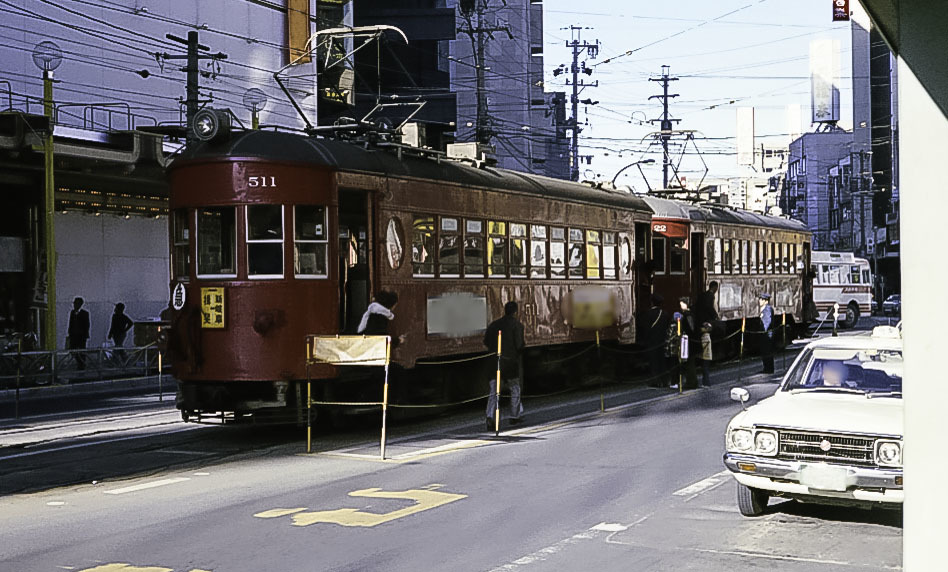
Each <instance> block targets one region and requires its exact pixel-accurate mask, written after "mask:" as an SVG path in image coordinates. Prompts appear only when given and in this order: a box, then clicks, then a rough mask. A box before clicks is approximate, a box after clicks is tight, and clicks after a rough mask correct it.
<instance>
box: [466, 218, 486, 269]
mask: <svg viewBox="0 0 948 572" xmlns="http://www.w3.org/2000/svg"><path fill="white" fill-rule="evenodd" d="M464 276H465V277H468V278H480V277H483V276H484V221H481V220H470V219H465V220H464Z"/></svg>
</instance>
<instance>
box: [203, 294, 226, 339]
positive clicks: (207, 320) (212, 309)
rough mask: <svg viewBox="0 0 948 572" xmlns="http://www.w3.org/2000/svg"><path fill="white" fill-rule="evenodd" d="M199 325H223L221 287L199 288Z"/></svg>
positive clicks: (213, 326) (212, 326)
mask: <svg viewBox="0 0 948 572" xmlns="http://www.w3.org/2000/svg"><path fill="white" fill-rule="evenodd" d="M201 327H202V328H214V329H220V328H223V327H224V289H223V288H201Z"/></svg>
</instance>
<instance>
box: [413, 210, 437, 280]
mask: <svg viewBox="0 0 948 572" xmlns="http://www.w3.org/2000/svg"><path fill="white" fill-rule="evenodd" d="M434 225H435V217H433V216H432V215H419V214H416V215H413V216H412V224H411V227H412V239H411V271H412V274H413V275H414V276H426V277H430V276H434V271H435V232H434V229H435V226H434Z"/></svg>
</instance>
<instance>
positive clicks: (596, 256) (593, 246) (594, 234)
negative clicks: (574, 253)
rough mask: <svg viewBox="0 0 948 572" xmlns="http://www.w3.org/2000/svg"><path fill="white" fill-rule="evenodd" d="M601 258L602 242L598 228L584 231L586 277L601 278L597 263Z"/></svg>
mask: <svg viewBox="0 0 948 572" xmlns="http://www.w3.org/2000/svg"><path fill="white" fill-rule="evenodd" d="M601 259H602V243H601V240H600V236H599V231H598V230H587V231H586V278H602V271H601V269H600V268H599V263H600V261H601Z"/></svg>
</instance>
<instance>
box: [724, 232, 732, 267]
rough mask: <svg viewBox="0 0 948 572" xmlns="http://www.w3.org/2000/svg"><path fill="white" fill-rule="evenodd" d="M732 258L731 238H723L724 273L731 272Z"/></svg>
mask: <svg viewBox="0 0 948 572" xmlns="http://www.w3.org/2000/svg"><path fill="white" fill-rule="evenodd" d="M732 260H733V257H732V254H731V239H725V241H724V273H725V274H730V273H731V270H732V267H731V262H732Z"/></svg>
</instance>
